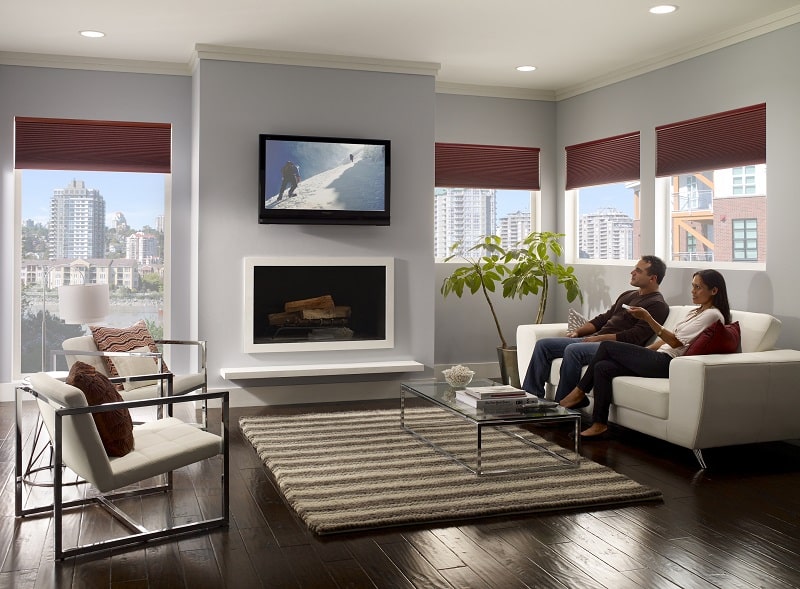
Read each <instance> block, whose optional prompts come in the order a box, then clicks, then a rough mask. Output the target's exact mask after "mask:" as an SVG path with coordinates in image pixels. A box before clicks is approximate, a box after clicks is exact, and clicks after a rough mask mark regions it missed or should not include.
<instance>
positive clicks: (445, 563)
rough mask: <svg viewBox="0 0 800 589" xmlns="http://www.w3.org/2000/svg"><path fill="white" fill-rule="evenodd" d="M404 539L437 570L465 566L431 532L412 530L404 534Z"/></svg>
mask: <svg viewBox="0 0 800 589" xmlns="http://www.w3.org/2000/svg"><path fill="white" fill-rule="evenodd" d="M403 537H404V538H405V539H406V541H407V542H408V543H409V544H411V545H412V546H414V548H416V549H417V550H418V551H419V553H420V554H421V555H422V556H423V557H424V558H425V560H427V561H428V562H429V563H431V565H432V566H433V567H434V568H436V569H437V570H440V571H441V570H442V569H450V568H455V567H461V566H464V564H465V563H464V561H462V560H461V559H460V558H459V557H458V556H456V554H455V553H454V552H453V551H452V550H450V548H449V547H448V546H447V545H446V544H445V543H444V542H442V541H441V539H440V538H439V537H438V536H436V534H434V533H433V532H432V531H431V530H418V531H413V530H411V531H408V532H404V533H403Z"/></svg>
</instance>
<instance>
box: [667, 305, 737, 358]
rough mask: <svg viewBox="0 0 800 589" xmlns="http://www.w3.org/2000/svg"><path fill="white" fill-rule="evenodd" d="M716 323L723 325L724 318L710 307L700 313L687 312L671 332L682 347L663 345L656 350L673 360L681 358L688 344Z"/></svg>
mask: <svg viewBox="0 0 800 589" xmlns="http://www.w3.org/2000/svg"><path fill="white" fill-rule="evenodd" d="M717 321H722V322H723V323H725V318H724V317H723V316H722V313H721V312H720V310H719V309H717V308H716V307H710V308H708V309H706V310H705V311H701V312H700V313H695V312H694V311H689V314H688V315H687V316H686V317H685V318H683V319H681V320H680V321H679V322H678V324H677V325H676V326H675V329H674V330H673V331H672V333H674V334H675V337H676V338H677V339H678V341H679V342H681V344H683V345H681V346H678V347H677V348H673V347H672V346H671V345H669V344H666V343H665V344H664V345H663V346H661V347H660V348H658V350H657V351H658V352H662V353H664V354H669V355H670V356H672V357H673V358H677V357H678V356H683V355H684V354H685V353H686V350H688V349H689V344H691V343H692V342H693V341H694V339H695V338H696V337H697V336H698V335H700V334H701V333H703V330H704V329H705V328H706V327H709V326H711V325H713V324H714V323H716V322H717Z"/></svg>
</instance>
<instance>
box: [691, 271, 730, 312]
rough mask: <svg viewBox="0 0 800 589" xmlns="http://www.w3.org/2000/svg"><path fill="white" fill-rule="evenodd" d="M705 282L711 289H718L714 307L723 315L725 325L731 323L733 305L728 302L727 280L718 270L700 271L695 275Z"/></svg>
mask: <svg viewBox="0 0 800 589" xmlns="http://www.w3.org/2000/svg"><path fill="white" fill-rule="evenodd" d="M693 276H697V277H699V278H700V280H702V281H703V284H705V285H706V286H707V287H708V288H709V289H712V288H714V287H716V289H717V294H715V295H714V306H715V307H716V308H717V309H718V310H719V312H720V313H722V316H723V317H724V318H725V324H726V325H727V324H728V323H730V322H731V305H730V303H729V302H728V287H727V286H725V278H724V277H723V276H722V274H720V273H719V272H717V271H716V270H710V269H709V270H698V271H697V272H695V273H694V274H693Z"/></svg>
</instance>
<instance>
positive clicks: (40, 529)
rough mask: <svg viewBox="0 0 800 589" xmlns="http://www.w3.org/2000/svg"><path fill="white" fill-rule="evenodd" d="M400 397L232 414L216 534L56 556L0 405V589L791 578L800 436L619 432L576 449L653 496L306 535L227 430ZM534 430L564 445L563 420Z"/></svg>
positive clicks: (85, 520) (549, 584) (774, 583)
mask: <svg viewBox="0 0 800 589" xmlns="http://www.w3.org/2000/svg"><path fill="white" fill-rule="evenodd" d="M30 405H31V407H30V408H29V409H28V408H26V410H25V419H26V426H29V425H30V424H31V423H32V421H33V416H34V409H33V405H32V404H30ZM397 406H398V403H397V402H396V401H373V402H358V403H337V404H319V405H313V406H311V405H295V406H275V407H251V408H236V409H232V410H231V430H232V439H231V481H230V491H231V515H232V521H231V525H230V527H229V528H228V529H227V530H224V531H216V532H213V533H210V534H207V535H199V536H191V537H183V538H182V539H180V540H178V541H175V542H168V543H161V544H155V545H151V546H148V547H144V548H143V547H139V548H130V549H127V550H118V551H115V552H113V553H111V554H104V555H100V556H94V557H82V558H78V559H74V560H67V561H65V562H63V563H55V562H54V561H53V549H52V530H51V526H50V524H51V521H50V518H49V517H46V516H43V517H38V518H26V519H24V520H17V519H15V518H14V493H13V491H14V488H13V485H14V472H13V471H14V465H13V456H14V412H13V404H11V403H0V436H2V445H1V446H0V473H1V474H2V479H0V480H2V481H3V486H2V496H1V499H0V562H2V566H0V588H4V587H15V588H20V587H24V588H47V587H75V588H81V589H85V588H88V587H115V588H130V589H135V588H137V589H138V588H144V587H148V588H155V587H168V588H178V587H186V588H192V589H195V588H214V587H232V588H233V587H235V588H239V587H242V588H251V587H270V588H279V587H295V588H296V587H301V588H311V587H321V588H329V587H331V588H335V587H342V588H344V587H354V588H360V587H386V588H392V589H395V588H404V587H408V588H410V587H417V588H425V589H429V588H439V587H454V588H459V589H461V588H478V587H480V588H484V587H498V588H503V589H508V588H514V587H541V588H565V587H566V588H586V589H589V588H600V587H606V588H609V589H626V588H646V589H660V588H664V589H673V588H676V587H685V588H691V589H701V588H712V587H719V588H723V589H729V588H751V587H765V588H773V587H774V588H785V589H788V588H791V587H800V493H798V489H800V446H797V445H793V444H790V443H774V444H758V445H751V446H740V447H733V448H724V449H712V450H708V451H706V453H705V454H706V460H707V462H708V463H709V465H710V468H709V469H708V470H706V471H699V470H698V466H697V464H696V463H695V460H694V456H693V455H692V453H691V452H690V451H689V450H686V449H683V448H678V447H676V446H672V445H670V444H666V443H663V442H660V441H658V440H654V439H652V438H649V437H647V436H643V435H640V434H637V433H635V432H631V431H628V430H621V429H615V430H614V432H613V433H614V437H613V439H611V440H609V441H602V442H593V443H591V444H585V445H584V448H583V454H584V455H585V456H586V457H587V458H590V459H592V460H595V461H597V462H600V463H603V464H606V465H608V466H610V467H611V468H613V469H615V470H617V471H618V472H621V473H623V474H625V475H627V476H629V477H631V478H633V479H635V480H637V481H639V482H641V483H644V484H647V485H651V486H654V487H657V488H659V489H661V490H662V491H663V494H664V501H663V502H659V503H648V504H643V505H634V506H630V507H624V508H620V509H604V510H597V511H588V512H587V511H581V512H559V513H552V514H544V515H528V516H518V517H504V518H494V519H486V520H477V521H468V522H460V523H458V524H452V525H446V524H441V525H435V526H424V527H407V528H395V529H388V530H378V531H374V532H368V533H354V534H344V535H337V536H327V537H317V536H314V535H313V534H311V533H310V532H308V531H307V530H306V528H305V526H304V525H303V524H302V522H301V521H300V520H299V518H298V517H297V516H295V514H294V513H293V512H292V511H291V510H290V509H288V508H287V506H286V505H285V503H284V502H283V500H282V498H281V496H280V494H279V493H278V492H277V490H276V488H275V486H274V484H273V482H272V481H271V478H270V475H269V474H268V473H267V472H266V471H265V469H264V468H263V467H262V465H261V463H260V461H259V459H258V457H257V456H256V455H255V453H254V451H253V450H252V448H251V447H250V445H249V444H248V443H247V442H246V441H245V440H244V439H243V438H242V436H241V435H240V433H239V430H238V426H237V423H238V418H239V417H240V416H242V415H253V414H266V413H277V412H280V413H295V412H302V411H312V410H313V411H337V410H349V409H354V408H359V409H362V408H376V409H377V408H393V407H397ZM218 422H219V416H218V413H217V414H216V415H214V420H212V423H214V424H218ZM538 433H542V435H544V436H545V437H549V438H551V439H554V440H556V441H562V442H563V443H564V444H568V443H569V440H568V439H567V437H566V431H565V430H559V429H546V430H543V431H539V432H538ZM204 474H206V473H204V471H203V469H192V470H190V471H189V472H187V473H183V474H181V475H177V474H176V487H178V488H179V490H178V491H177V492H176V494H175V495H176V497H174V498H173V499H172V503H171V504H170V508H171V510H172V514H173V516H174V517H178V518H179V517H182V516H184V517H185V516H186V514H187V513H190V510H191V507H192V505H194V506H196V505H197V504H201V503H202V502H203V501H206V500H208V497H207V496H206V493H204V491H203V490H204V489H207V488H208V489H210V488H211V487H212V482H210V481H205V480H203V477H204ZM553 493H558V489H553ZM137 501H140V502H141V503H139V504H132V505H131V504H129V505H127V506H126V507H127V508H129V511H133V512H136V511H137V510H138V512H140V513H141V514H142V518H143V519H145V520H146V519H147V518H148V517H150V516H151V515H152V514H154V513H158V512H159V511H162V512H163V511H164V509H165V508H164V502H165V499H164V498H163V496H156V497H150V498H147V499H141V500H137ZM107 527H108V519H107V516H105V515H104V514H102V513H101V512H100V511H99V510H94V509H88V510H86V511H85V512H84V515H83V517H82V519H81V521H80V524H79V528H80V533H81V534H85V535H86V537H88V538H91V536H92V535H93V534H98V533H101V531H102V530H104V529H107Z"/></svg>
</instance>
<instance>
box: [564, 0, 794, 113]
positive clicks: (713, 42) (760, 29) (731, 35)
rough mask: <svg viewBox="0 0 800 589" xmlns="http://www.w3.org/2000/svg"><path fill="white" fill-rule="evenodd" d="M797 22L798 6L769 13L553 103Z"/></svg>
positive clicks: (570, 89) (568, 91)
mask: <svg viewBox="0 0 800 589" xmlns="http://www.w3.org/2000/svg"><path fill="white" fill-rule="evenodd" d="M798 22H800V7H796V8H790V9H788V10H784V11H782V12H778V13H775V14H772V15H770V16H768V17H766V18H763V19H760V20H756V21H753V22H751V23H748V24H747V25H744V26H741V27H738V28H735V29H731V30H729V31H726V32H724V33H720V34H719V35H715V36H713V37H708V38H707V39H704V40H703V41H701V42H699V43H695V44H694V45H690V46H689V47H687V48H684V49H681V50H680V51H675V52H672V53H668V54H666V55H662V56H659V57H658V58H655V59H651V60H647V61H642V62H639V63H637V64H634V65H632V66H629V67H626V68H621V69H618V70H616V71H613V72H610V73H608V74H606V75H603V76H599V77H597V78H593V79H591V80H587V81H586V82H582V83H580V84H576V85H574V86H567V87H565V88H560V89H558V90H556V91H555V99H556V100H564V99H566V98H572V97H573V96H578V95H579V94H585V93H586V92H590V91H592V90H597V89H598V88H602V87H604V86H610V85H611V84H616V83H617V82H622V81H624V80H628V79H630V78H634V77H636V76H640V75H642V74H646V73H649V72H653V71H655V70H659V69H661V68H664V67H668V66H670V65H674V64H676V63H680V62H682V61H687V60H689V59H692V58H694V57H699V56H701V55H705V54H706V53H711V52H712V51H716V50H718V49H723V48H725V47H730V46H731V45H735V44H737V43H741V42H742V41H747V40H748V39H754V38H755V37H760V36H761V35H765V34H767V33H771V32H773V31H777V30H779V29H782V28H784V27H788V26H791V25H794V24H797V23H798Z"/></svg>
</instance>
